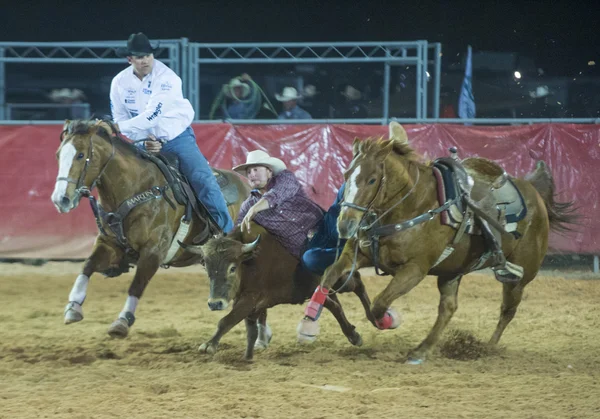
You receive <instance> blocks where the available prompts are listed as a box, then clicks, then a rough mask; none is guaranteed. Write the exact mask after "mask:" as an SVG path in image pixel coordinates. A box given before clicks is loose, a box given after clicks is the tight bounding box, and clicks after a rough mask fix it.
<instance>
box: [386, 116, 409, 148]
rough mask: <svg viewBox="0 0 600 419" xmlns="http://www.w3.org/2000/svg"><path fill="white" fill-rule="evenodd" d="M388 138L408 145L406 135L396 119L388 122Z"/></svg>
mask: <svg viewBox="0 0 600 419" xmlns="http://www.w3.org/2000/svg"><path fill="white" fill-rule="evenodd" d="M389 128H390V140H393V141H396V142H398V143H401V144H406V145H408V135H407V134H406V130H405V129H404V127H403V126H402V125H400V124H399V123H397V122H396V121H392V122H390V125H389Z"/></svg>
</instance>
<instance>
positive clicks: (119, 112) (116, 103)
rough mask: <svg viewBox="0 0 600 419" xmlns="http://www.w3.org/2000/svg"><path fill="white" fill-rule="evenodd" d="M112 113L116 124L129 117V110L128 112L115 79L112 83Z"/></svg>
mask: <svg viewBox="0 0 600 419" xmlns="http://www.w3.org/2000/svg"><path fill="white" fill-rule="evenodd" d="M110 113H111V114H112V118H113V122H114V123H116V124H118V123H119V122H122V121H126V120H127V119H129V112H127V108H126V107H125V104H124V103H123V102H122V101H121V98H120V96H119V88H118V86H117V82H116V81H115V79H113V80H112V82H111V84H110Z"/></svg>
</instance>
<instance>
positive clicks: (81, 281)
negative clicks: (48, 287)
mask: <svg viewBox="0 0 600 419" xmlns="http://www.w3.org/2000/svg"><path fill="white" fill-rule="evenodd" d="M122 253H123V252H122V251H121V250H120V249H117V248H115V247H114V246H112V245H111V244H109V243H107V242H105V241H104V240H103V239H102V237H101V236H99V237H98V238H97V239H96V243H95V244H94V249H93V250H92V254H91V255H90V256H89V257H88V258H87V259H86V261H85V262H84V264H83V270H82V271H81V273H80V274H79V276H77V279H75V283H74V284H73V288H71V292H70V293H69V303H68V304H67V306H66V307H65V311H64V316H65V324H71V323H76V322H79V321H81V320H83V308H82V305H83V302H84V301H85V297H86V296H87V288H88V284H89V281H90V278H91V276H92V274H93V273H94V272H105V271H106V270H108V269H109V268H111V267H112V265H113V264H114V263H118V262H119V261H120V259H121V258H122V257H123V254H122Z"/></svg>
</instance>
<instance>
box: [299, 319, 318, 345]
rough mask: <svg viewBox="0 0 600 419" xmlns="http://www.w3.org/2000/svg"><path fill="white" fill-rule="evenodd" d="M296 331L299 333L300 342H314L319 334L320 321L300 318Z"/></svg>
mask: <svg viewBox="0 0 600 419" xmlns="http://www.w3.org/2000/svg"><path fill="white" fill-rule="evenodd" d="M296 332H297V333H298V343H313V342H314V341H316V340H317V336H318V335H319V322H318V321H316V320H311V319H307V318H304V319H302V320H300V323H299V324H298V327H297V328H296Z"/></svg>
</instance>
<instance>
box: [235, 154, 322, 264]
mask: <svg viewBox="0 0 600 419" xmlns="http://www.w3.org/2000/svg"><path fill="white" fill-rule="evenodd" d="M233 170H235V171H236V172H238V173H240V174H241V175H243V176H245V177H247V178H248V180H249V181H250V185H251V186H252V188H253V190H252V192H251V193H250V196H249V197H248V198H247V199H246V201H244V203H243V204H242V207H241V208H240V213H239V215H238V219H237V221H236V226H237V225H241V229H242V231H244V230H248V231H249V230H250V222H251V221H254V222H255V223H257V224H260V225H261V226H262V227H264V228H265V230H267V231H268V232H269V233H270V234H272V235H273V236H274V237H275V238H276V239H277V240H278V241H279V242H280V243H281V244H282V245H283V246H284V247H285V248H286V249H287V250H288V251H289V252H290V253H291V254H292V255H294V256H295V257H297V258H298V259H300V257H301V256H302V252H303V251H304V249H305V246H306V242H307V237H308V235H309V233H311V232H314V231H315V230H316V229H317V227H318V224H319V223H320V222H321V220H322V219H323V215H324V211H323V209H321V207H319V206H318V205H317V204H316V203H315V202H313V201H312V200H311V199H310V198H309V197H308V196H307V195H306V193H305V192H304V190H303V189H302V185H300V183H299V182H298V179H296V176H295V175H294V174H293V173H292V172H290V171H289V170H287V167H286V165H285V163H284V162H283V161H281V160H279V159H277V158H275V157H270V156H269V155H268V154H267V153H266V152H264V151H262V150H255V151H251V152H250V153H248V156H247V158H246V163H244V164H241V165H239V166H236V167H234V168H233Z"/></svg>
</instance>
